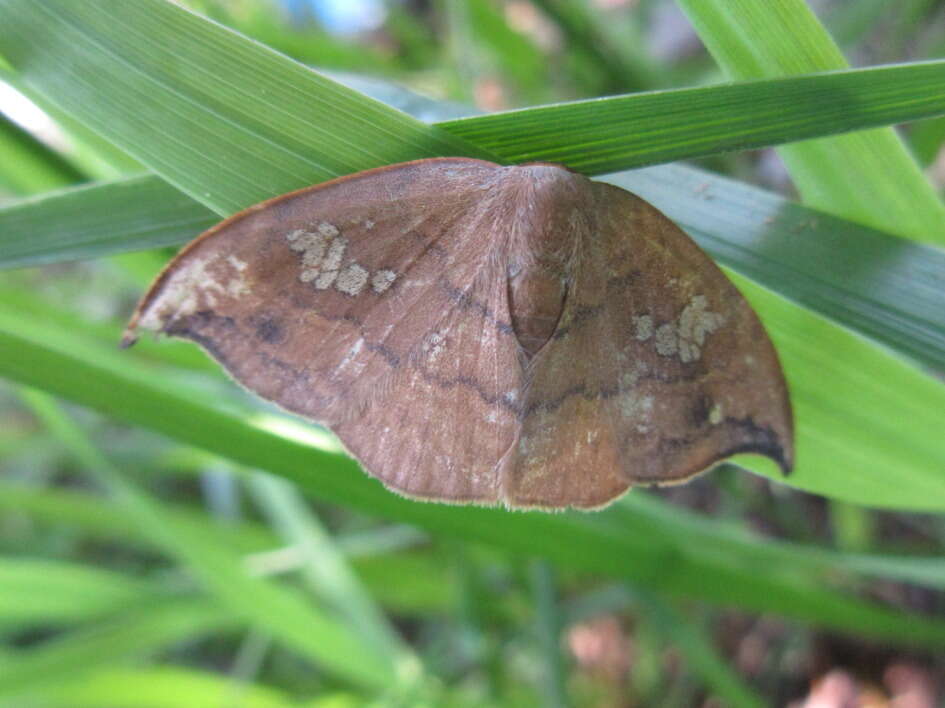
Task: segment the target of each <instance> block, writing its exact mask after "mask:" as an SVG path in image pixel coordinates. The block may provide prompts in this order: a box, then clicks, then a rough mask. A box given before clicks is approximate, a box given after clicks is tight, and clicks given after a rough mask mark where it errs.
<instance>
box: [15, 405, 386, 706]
mask: <svg viewBox="0 0 945 708" xmlns="http://www.w3.org/2000/svg"><path fill="white" fill-rule="evenodd" d="M22 395H23V397H24V399H25V400H26V401H27V402H28V403H29V404H30V406H31V407H32V408H33V409H34V410H35V411H36V413H37V415H39V416H40V417H41V418H42V420H43V422H45V423H46V424H47V425H48V426H49V427H50V429H51V430H53V431H54V432H55V433H56V434H57V435H58V436H59V437H60V438H61V439H62V441H63V443H64V444H65V445H66V446H67V447H68V448H69V449H70V451H71V452H72V453H73V454H74V455H76V457H78V458H79V459H80V460H81V461H82V463H83V465H84V468H85V469H86V471H87V472H88V473H90V474H92V476H93V477H94V478H95V479H96V481H98V482H99V483H100V484H102V485H103V486H105V487H106V489H108V491H109V492H110V493H111V494H112V495H113V496H115V497H116V499H117V501H118V502H119V503H120V504H121V505H123V506H124V507H125V508H126V509H128V510H129V511H131V512H132V513H134V514H135V516H136V517H137V518H138V520H139V523H141V524H142V526H143V527H144V530H145V531H146V532H147V533H148V534H149V535H150V536H151V538H152V540H153V541H154V542H155V543H157V544H158V545H160V546H161V547H162V548H163V549H164V551H165V552H167V553H169V554H170V555H172V556H174V557H175V558H176V559H177V560H178V561H179V562H181V563H182V564H184V566H185V567H186V568H187V570H188V571H189V572H190V573H191V574H192V575H193V576H194V577H195V578H197V579H198V580H199V581H200V582H201V583H202V584H203V585H204V586H205V587H206V588H207V589H208V590H210V591H211V592H212V593H213V594H214V595H216V596H217V597H218V598H219V600H221V601H222V602H223V603H224V605H225V606H227V607H228V608H229V609H230V611H232V612H233V613H234V614H235V615H236V616H238V617H242V618H244V619H245V620H247V621H249V622H252V623H254V624H259V625H262V626H265V627H267V628H268V629H269V630H270V631H271V632H272V633H273V636H275V637H278V638H279V639H281V640H282V641H284V642H285V643H287V644H288V645H289V646H291V647H293V648H294V649H295V650H296V651H298V652H300V653H301V654H302V655H303V656H307V657H308V658H310V659H311V660H312V661H314V662H316V663H317V664H318V665H320V666H323V667H324V668H325V669H326V670H328V671H330V672H332V673H333V674H335V675H336V676H338V677H341V678H344V679H346V680H348V681H352V682H354V683H356V684H360V685H363V686H367V687H370V688H374V689H381V688H386V687H387V684H388V682H389V681H391V680H392V679H393V670H392V667H391V666H390V665H389V664H387V663H385V662H384V661H383V659H381V657H379V656H378V654H377V652H376V651H375V650H374V649H373V648H372V647H370V646H366V645H365V643H363V642H360V641H358V640H357V639H355V637H353V636H352V635H351V633H350V632H349V631H348V630H347V629H346V628H345V627H344V626H342V625H341V624H339V623H337V622H336V621H334V620H333V619H331V618H330V617H328V616H327V615H326V614H324V613H322V612H321V611H320V610H319V609H318V608H316V607H315V606H313V605H312V604H310V603H307V602H306V601H305V600H304V599H303V598H302V597H301V596H300V595H298V594H297V593H295V592H293V591H292V590H291V589H289V588H286V587H281V586H277V585H274V584H272V583H269V582H267V581H264V580H261V579H258V578H251V577H249V575H248V574H247V573H246V572H245V570H244V569H243V567H242V562H241V560H240V558H239V557H238V556H236V555H235V554H233V553H232V552H231V551H229V549H227V548H226V546H225V545H223V543H221V539H219V538H218V534H213V535H210V536H194V535H190V534H188V533H187V530H186V528H180V527H175V526H173V525H172V524H170V523H169V519H166V518H165V517H164V514H163V510H162V509H161V506H160V504H159V503H157V502H155V501H152V500H151V499H150V498H149V497H147V496H146V495H145V494H144V493H142V492H140V491H138V489H137V488H136V487H135V486H134V485H133V484H132V483H131V482H130V481H128V480H127V479H125V478H124V476H123V475H122V474H121V473H120V472H119V471H118V470H117V469H115V468H113V467H112V466H111V464H110V463H109V462H108V461H107V460H106V459H105V458H104V457H103V456H102V455H101V454H100V453H98V451H97V450H95V448H93V447H92V446H91V444H90V443H89V442H88V440H87V439H86V438H85V436H84V435H83V434H82V433H81V431H80V430H79V429H78V428H77V427H76V426H75V424H73V423H72V422H71V421H70V420H69V419H68V418H66V417H65V415H64V414H63V413H62V412H61V411H60V410H59V409H58V407H57V406H56V405H55V403H54V402H53V401H52V400H51V399H49V398H48V397H47V396H46V395H45V394H40V393H38V392H35V391H29V390H26V391H23V393H22Z"/></svg>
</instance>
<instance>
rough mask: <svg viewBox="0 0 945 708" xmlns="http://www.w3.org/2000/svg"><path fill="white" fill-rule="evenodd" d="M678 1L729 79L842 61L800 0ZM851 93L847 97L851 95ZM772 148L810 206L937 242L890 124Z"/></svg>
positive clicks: (935, 217)
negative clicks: (784, 164) (859, 131)
mask: <svg viewBox="0 0 945 708" xmlns="http://www.w3.org/2000/svg"><path fill="white" fill-rule="evenodd" d="M679 4H680V6H681V7H682V8H683V10H685V12H686V14H687V15H688V16H689V18H690V20H692V22H693V24H694V25H695V27H696V30H697V31H698V32H699V36H700V37H702V40H703V41H704V42H705V44H706V46H707V47H708V48H709V51H710V52H712V55H713V56H714V57H715V60H716V61H717V62H718V63H719V64H720V65H721V67H722V68H723V69H724V70H725V72H726V73H727V74H728V75H729V76H730V77H731V78H732V79H762V78H774V77H781V76H786V75H790V74H806V73H809V72H814V71H830V70H838V69H845V68H846V66H847V63H846V60H845V59H844V57H843V55H842V54H841V52H840V50H839V49H838V48H837V46H836V44H834V42H833V40H832V39H831V38H830V35H829V34H828V33H827V31H826V30H825V29H824V28H823V26H822V25H821V24H820V22H819V21H818V20H817V17H816V16H815V15H814V13H813V12H811V10H810V8H809V7H808V6H807V4H806V3H805V2H804V0H779V1H778V2H769V0H680V3H679ZM938 63H940V62H938ZM927 66H931V65H927ZM943 85H945V82H943V81H942V80H941V79H939V80H938V81H937V82H935V83H933V84H930V85H929V86H928V87H927V88H926V89H925V90H926V91H927V92H928V94H927V95H928V96H932V95H934V96H935V97H937V98H939V99H940V98H943V97H945V91H942V86H943ZM855 96H856V95H855V94H850V95H849V98H853V99H854V100H856V97H855ZM846 98H847V97H846V96H845V97H844V98H843V99H841V100H846ZM891 122H898V121H891ZM863 127H866V126H863ZM779 153H780V154H781V157H782V158H783V159H784V161H785V163H786V164H787V167H788V171H789V172H790V173H791V177H792V178H793V179H794V182H795V184H796V185H797V188H798V190H799V191H800V193H801V195H802V196H803V198H804V202H805V203H807V204H809V205H810V206H813V207H816V208H818V209H821V210H823V211H826V212H828V213H831V214H836V215H837V216H842V217H844V218H847V219H850V220H851V221H857V222H859V223H862V224H867V225H869V226H873V227H875V228H878V229H881V230H883V231H888V232H889V233H894V234H899V235H900V236H905V237H908V238H912V239H915V240H918V241H925V242H929V243H937V244H945V204H943V203H942V200H941V199H940V198H939V197H938V195H936V194H935V191H934V190H933V188H932V186H931V184H930V183H929V181H928V180H927V179H925V177H924V175H923V174H922V171H921V170H920V169H919V167H918V165H917V164H916V162H915V160H914V159H913V158H912V156H911V155H910V154H909V152H908V151H907V150H906V148H905V146H904V145H903V144H902V141H901V140H900V139H899V137H898V136H897V135H896V134H895V133H894V132H893V131H892V129H886V130H877V131H869V132H864V133H858V134H855V135H844V136H839V137H835V138H829V139H825V140H812V141H809V142H805V143H802V144H799V145H788V146H785V147H782V148H780V150H779Z"/></svg>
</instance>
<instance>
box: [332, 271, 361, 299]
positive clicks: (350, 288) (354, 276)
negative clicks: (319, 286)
mask: <svg viewBox="0 0 945 708" xmlns="http://www.w3.org/2000/svg"><path fill="white" fill-rule="evenodd" d="M367 280H368V272H367V271H366V270H365V269H364V268H362V267H361V266H359V265H358V264H357V263H352V264H351V265H349V266H348V267H347V268H345V269H344V270H343V271H341V272H340V273H339V274H338V281H337V282H336V283H335V287H336V288H338V289H339V290H340V291H341V292H343V293H345V294H346V295H357V294H358V293H360V292H361V291H362V290H363V289H364V286H365V284H366V283H367Z"/></svg>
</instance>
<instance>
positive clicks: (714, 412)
mask: <svg viewBox="0 0 945 708" xmlns="http://www.w3.org/2000/svg"><path fill="white" fill-rule="evenodd" d="M709 422H710V423H711V424H712V425H718V424H719V423H721V422H722V404H720V403H716V404H715V405H714V406H712V409H711V410H710V411H709Z"/></svg>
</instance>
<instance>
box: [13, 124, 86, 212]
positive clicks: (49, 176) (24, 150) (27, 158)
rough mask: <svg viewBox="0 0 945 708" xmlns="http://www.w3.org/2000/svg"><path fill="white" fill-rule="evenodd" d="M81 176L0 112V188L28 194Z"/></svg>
mask: <svg viewBox="0 0 945 708" xmlns="http://www.w3.org/2000/svg"><path fill="white" fill-rule="evenodd" d="M82 179H83V176H82V175H81V174H80V173H79V172H78V171H76V169H75V168H74V167H72V165H70V164H69V163H68V162H66V161H65V160H63V159H62V158H61V157H59V155H57V154H56V153H55V152H53V151H52V150H50V149H49V148H48V147H46V146H45V145H43V144H42V143H40V142H39V141H37V140H36V139H35V138H34V137H33V136H32V135H30V134H29V133H27V132H26V131H24V130H23V129H22V128H20V127H19V126H17V125H15V124H14V123H12V122H11V121H10V120H8V119H7V118H6V117H5V116H4V115H3V114H0V187H3V188H5V189H6V190H8V191H9V192H11V193H13V194H16V195H28V194H35V193H37V192H44V191H47V190H50V189H56V188H58V187H63V186H65V185H68V184H72V183H74V182H80V181H82Z"/></svg>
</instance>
